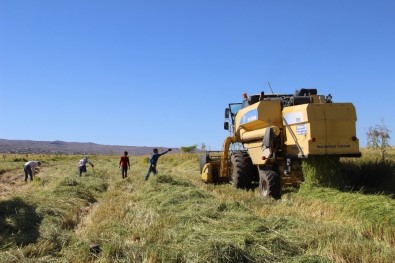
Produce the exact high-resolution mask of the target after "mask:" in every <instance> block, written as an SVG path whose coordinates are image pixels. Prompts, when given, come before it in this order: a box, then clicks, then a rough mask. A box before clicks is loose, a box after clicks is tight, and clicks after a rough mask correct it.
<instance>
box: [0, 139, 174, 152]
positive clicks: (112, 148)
mask: <svg viewBox="0 0 395 263" xmlns="http://www.w3.org/2000/svg"><path fill="white" fill-rule="evenodd" d="M154 148H158V149H159V152H161V147H145V146H143V147H140V146H121V145H103V144H96V143H91V142H87V143H81V142H64V141H31V140H6V139H0V153H30V154H32V153H36V154H50V153H52V154H54V153H64V154H105V155H121V154H122V153H123V152H124V151H128V152H129V155H145V154H151V153H152V150H153V149H154ZM164 149H167V148H164ZM173 150H174V151H175V152H177V151H178V149H173Z"/></svg>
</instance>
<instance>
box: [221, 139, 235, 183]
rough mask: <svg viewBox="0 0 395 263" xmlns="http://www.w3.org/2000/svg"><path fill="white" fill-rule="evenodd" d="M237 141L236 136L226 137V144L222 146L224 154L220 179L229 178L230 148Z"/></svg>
mask: <svg viewBox="0 0 395 263" xmlns="http://www.w3.org/2000/svg"><path fill="white" fill-rule="evenodd" d="M235 141H236V137H235V136H229V137H226V139H225V141H224V144H223V146H222V150H223V154H222V158H221V170H220V177H221V178H224V177H227V176H228V158H229V148H230V145H231V144H232V143H233V142H235Z"/></svg>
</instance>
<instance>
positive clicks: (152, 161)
mask: <svg viewBox="0 0 395 263" xmlns="http://www.w3.org/2000/svg"><path fill="white" fill-rule="evenodd" d="M170 151H171V149H168V150H167V151H165V152H163V153H158V149H156V148H155V149H154V154H153V155H152V156H151V159H150V160H149V167H148V172H147V175H146V176H145V180H148V177H149V176H150V174H151V172H153V173H154V174H157V173H158V171H157V170H156V163H157V162H158V159H159V157H161V156H162V155H164V154H165V153H168V152H170Z"/></svg>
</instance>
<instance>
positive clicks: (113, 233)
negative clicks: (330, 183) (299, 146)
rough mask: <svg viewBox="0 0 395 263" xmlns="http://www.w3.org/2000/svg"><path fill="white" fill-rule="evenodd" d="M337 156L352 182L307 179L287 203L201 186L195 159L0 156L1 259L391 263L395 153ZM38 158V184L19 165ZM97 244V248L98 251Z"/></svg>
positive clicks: (181, 156) (286, 197)
mask: <svg viewBox="0 0 395 263" xmlns="http://www.w3.org/2000/svg"><path fill="white" fill-rule="evenodd" d="M363 156H364V157H363V158H361V159H353V160H342V162H341V167H340V168H341V169H339V172H341V173H342V174H343V175H342V176H344V180H345V181H346V185H347V186H346V187H345V188H341V189H335V188H323V187H315V186H314V187H313V186H311V185H309V184H305V185H302V186H301V188H299V189H285V191H284V192H283V196H282V198H281V199H280V200H272V199H266V200H263V199H262V198H260V196H259V193H258V191H257V190H254V191H248V192H247V191H243V190H236V189H234V188H232V186H231V185H229V184H221V185H207V184H204V183H203V182H201V181H200V178H199V167H198V163H199V162H198V160H199V156H198V155H197V154H168V155H165V156H163V157H161V159H160V160H159V162H158V170H159V174H158V175H156V176H153V175H151V177H150V179H149V180H148V181H144V180H143V179H144V178H143V177H144V174H145V172H146V169H147V160H148V157H147V156H139V157H138V156H131V157H130V159H131V170H130V171H129V176H128V178H127V179H122V177H121V174H120V170H119V168H118V162H119V157H118V156H90V160H91V161H92V162H93V163H94V164H95V170H94V171H93V170H92V169H91V168H90V167H88V173H87V174H84V175H83V177H79V176H78V174H77V163H78V160H79V159H80V156H67V155H63V156H62V155H57V156H55V155H53V156H50V155H45V156H43V155H41V156H25V155H6V156H3V158H1V160H0V261H1V262H235V263H236V262H367V263H368V262H369V263H371V262H377V263H378V262H394V259H395V200H394V193H395V179H394V177H395V175H394V167H395V164H394V162H393V161H391V160H394V153H393V151H392V152H390V153H389V160H387V161H386V162H384V163H383V162H379V161H376V160H375V158H376V155H375V153H373V152H367V151H365V152H364V153H363ZM27 159H29V160H32V159H35V160H40V161H42V163H43V164H42V165H41V166H40V171H39V172H38V173H37V176H36V177H35V180H33V182H27V183H25V182H24V180H23V177H24V176H23V170H22V166H23V164H24V162H25V161H26V160H27ZM93 244H95V245H96V246H95V248H96V250H95V249H92V247H93Z"/></svg>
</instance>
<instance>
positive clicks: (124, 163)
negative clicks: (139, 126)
mask: <svg viewBox="0 0 395 263" xmlns="http://www.w3.org/2000/svg"><path fill="white" fill-rule="evenodd" d="M119 167H120V168H122V178H126V177H128V169H130V161H129V156H128V152H127V151H125V152H124V153H123V156H121V160H119Z"/></svg>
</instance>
